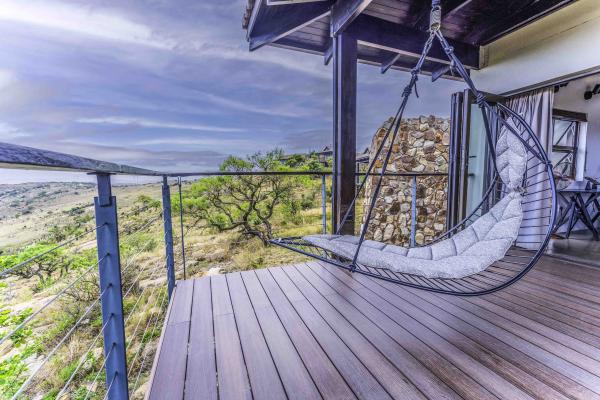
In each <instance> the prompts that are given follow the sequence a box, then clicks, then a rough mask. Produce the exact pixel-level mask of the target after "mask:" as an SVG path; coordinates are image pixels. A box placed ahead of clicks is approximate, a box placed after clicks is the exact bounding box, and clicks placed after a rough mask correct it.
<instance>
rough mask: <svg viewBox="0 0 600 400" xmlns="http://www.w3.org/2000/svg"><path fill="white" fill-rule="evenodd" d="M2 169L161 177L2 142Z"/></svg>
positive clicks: (153, 173)
mask: <svg viewBox="0 0 600 400" xmlns="http://www.w3.org/2000/svg"><path fill="white" fill-rule="evenodd" d="M0 167H5V168H21V169H40V168H41V169H53V170H56V171H80V172H96V173H107V174H127V175H144V176H160V175H162V174H161V173H160V172H157V171H152V170H149V169H144V168H137V167H132V166H129V165H123V164H117V163H112V162H108V161H99V160H94V159H92V158H85V157H79V156H74V155H71V154H66V153H58V152H55V151H49V150H41V149H36V148H33V147H27V146H20V145H16V144H11V143H4V142H0Z"/></svg>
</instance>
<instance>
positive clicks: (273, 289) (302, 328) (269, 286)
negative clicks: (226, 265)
mask: <svg viewBox="0 0 600 400" xmlns="http://www.w3.org/2000/svg"><path fill="white" fill-rule="evenodd" d="M255 274H256V277H258V278H259V281H260V284H261V286H262V287H263V289H264V291H265V293H267V295H268V297H269V301H270V302H271V304H272V305H273V308H274V309H275V312H276V313H277V315H278V317H279V319H280V320H281V322H282V323H283V325H284V326H285V328H286V331H287V334H288V335H289V337H290V339H291V340H292V342H294V346H295V347H296V349H297V350H298V353H299V354H300V356H301V357H302V361H304V364H305V365H306V368H307V369H308V371H310V373H311V376H312V377H313V380H314V381H315V384H316V385H317V387H318V388H319V391H320V392H321V394H322V396H323V397H324V398H340V399H343V398H356V396H355V394H354V392H353V391H352V390H351V389H350V388H349V387H348V384H347V383H346V381H345V380H344V378H343V377H342V375H341V374H340V372H339V371H338V370H337V368H336V366H335V365H334V364H333V362H331V360H330V359H329V357H327V354H325V353H324V352H323V349H322V348H321V346H320V345H319V343H318V342H317V341H316V339H315V338H314V336H313V335H312V334H311V333H310V330H309V329H308V328H307V327H306V325H305V324H304V322H303V321H302V319H301V318H300V316H299V315H298V314H297V313H296V311H295V310H294V308H293V307H292V305H291V304H290V303H289V302H288V301H287V299H286V297H285V295H284V294H283V293H282V292H281V290H280V289H279V286H277V283H276V282H275V280H274V279H273V277H272V276H271V274H270V273H269V272H268V271H266V270H264V271H256V273H255Z"/></svg>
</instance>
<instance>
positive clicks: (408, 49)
mask: <svg viewBox="0 0 600 400" xmlns="http://www.w3.org/2000/svg"><path fill="white" fill-rule="evenodd" d="M347 31H349V32H351V33H352V34H353V35H354V36H355V37H356V39H357V40H358V41H359V43H360V44H364V45H366V46H371V47H375V48H379V49H382V50H387V51H390V52H393V53H399V54H403V55H408V56H411V57H419V56H420V54H421V51H422V50H423V45H424V43H425V41H426V40H427V37H428V33H426V32H422V31H419V30H417V29H414V28H411V27H407V26H403V25H398V24H395V23H393V22H389V21H384V20H382V19H379V18H375V17H372V16H369V15H365V14H362V15H359V16H358V17H357V18H356V19H355V20H354V22H353V23H352V25H350V26H349V27H348V28H347ZM448 42H449V43H450V45H451V46H452V47H454V53H455V54H456V55H457V57H458V58H459V59H460V60H461V61H462V62H463V63H464V65H465V66H466V67H467V68H479V47H478V46H473V45H469V44H466V43H462V42H458V41H456V40H450V39H448ZM427 59H428V60H430V61H435V62H438V63H444V64H448V63H449V61H448V57H447V56H446V53H445V52H444V50H443V49H442V48H441V46H440V45H439V43H438V42H437V41H434V43H433V46H432V47H431V50H430V52H429V56H428V57H427Z"/></svg>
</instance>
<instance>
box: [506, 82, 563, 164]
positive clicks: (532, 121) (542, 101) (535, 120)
mask: <svg viewBox="0 0 600 400" xmlns="http://www.w3.org/2000/svg"><path fill="white" fill-rule="evenodd" d="M506 105H507V106H508V107H510V108H511V109H512V110H514V111H516V112H517V113H519V115H520V116H521V117H523V118H524V119H525V121H527V123H528V124H529V126H531V129H533V131H534V132H535V133H536V134H537V135H538V138H539V139H540V142H541V143H542V146H543V147H544V150H546V152H547V153H550V151H552V107H553V105H554V89H553V88H546V89H538V90H534V91H531V92H527V93H525V94H521V95H518V96H515V97H511V98H509V99H508V100H507V101H506Z"/></svg>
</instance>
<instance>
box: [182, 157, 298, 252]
mask: <svg viewBox="0 0 600 400" xmlns="http://www.w3.org/2000/svg"><path fill="white" fill-rule="evenodd" d="M281 157H282V151H281V150H277V149H276V150H273V151H269V152H267V153H264V154H263V153H256V154H254V155H251V156H249V157H248V158H246V159H242V158H239V157H233V156H230V157H229V158H227V159H226V160H225V161H224V162H223V164H222V165H221V167H220V170H221V171H224V172H236V173H242V174H243V173H247V172H259V171H262V172H283V171H289V170H290V169H291V168H290V167H289V166H288V165H286V164H284V163H283V162H282V161H281ZM294 164H295V163H294ZM294 169H295V170H296V169H297V168H294ZM303 183H304V179H303V178H302V177H296V176H281V175H279V176H278V175H260V176H258V175H238V176H216V177H210V178H205V179H201V180H199V181H197V182H195V183H193V184H192V186H191V187H190V188H189V189H187V190H185V192H184V201H183V207H184V211H185V213H186V216H191V217H192V219H193V223H192V226H200V227H204V228H212V229H215V230H217V231H219V232H224V231H237V232H240V233H241V234H242V235H244V236H250V235H254V236H257V237H258V238H260V240H261V241H262V242H263V243H264V244H265V245H266V244H268V242H269V240H270V239H271V238H272V237H273V226H272V222H271V219H272V218H273V215H274V213H275V210H276V208H277V207H278V206H280V205H282V204H285V203H289V202H291V201H292V200H293V199H294V198H295V197H296V196H297V195H298V194H297V193H296V192H297V191H296V190H295V189H296V188H297V187H298V185H302V184H303ZM173 204H174V205H175V208H178V207H179V205H178V201H174V202H173Z"/></svg>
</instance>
